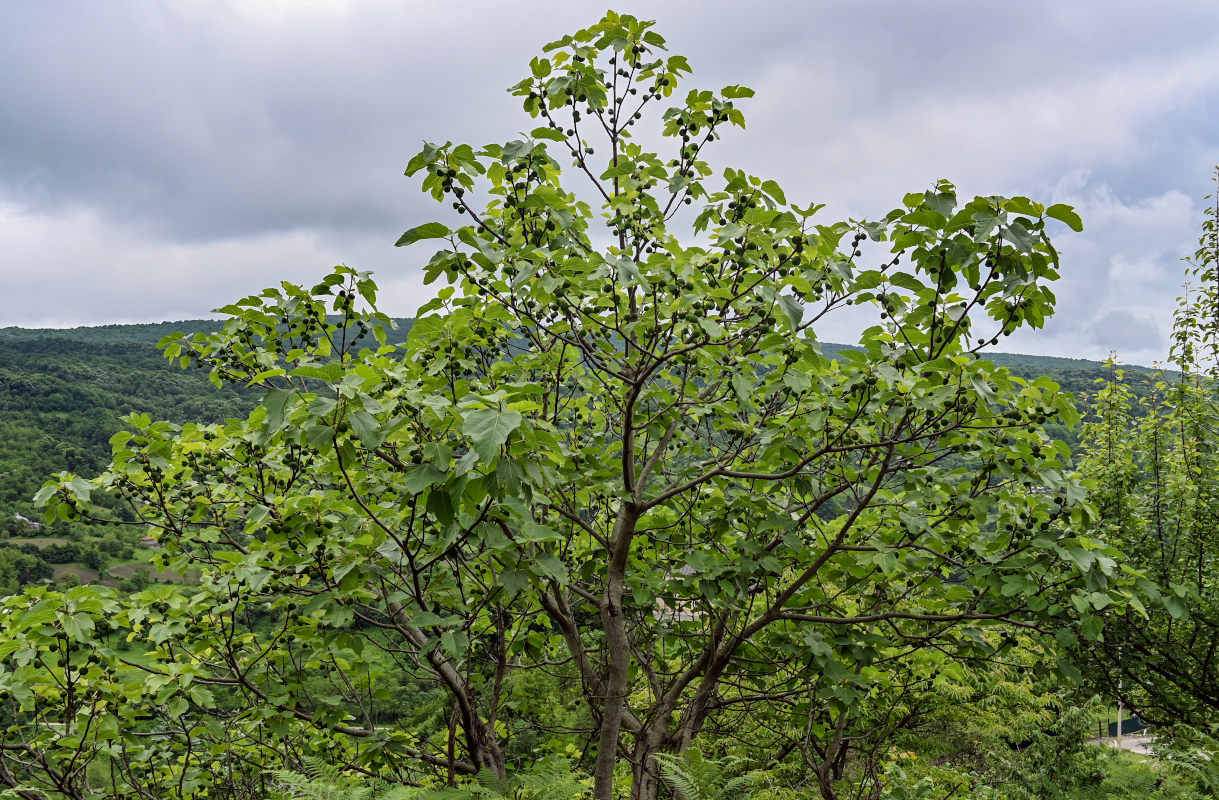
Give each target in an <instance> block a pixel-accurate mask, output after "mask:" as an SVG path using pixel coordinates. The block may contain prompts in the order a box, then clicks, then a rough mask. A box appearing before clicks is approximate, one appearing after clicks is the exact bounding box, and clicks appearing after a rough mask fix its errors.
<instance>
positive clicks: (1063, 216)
mask: <svg viewBox="0 0 1219 800" xmlns="http://www.w3.org/2000/svg"><path fill="white" fill-rule="evenodd" d="M1045 215H1046V216H1047V217H1049V218H1050V219H1056V220H1058V221H1059V222H1062V223H1064V224H1066V226H1067V227H1068V228H1070V229H1071V230H1073V231H1075V232H1076V233H1079V232H1081V231H1082V230H1083V229H1084V221H1083V220H1082V219H1080V216H1079V214H1076V213H1075V209H1073V208H1071V207H1070V206H1068V205H1066V204H1064V203H1055V204H1054V205H1052V206H1050V207H1049V208H1047V209H1046V210H1045Z"/></svg>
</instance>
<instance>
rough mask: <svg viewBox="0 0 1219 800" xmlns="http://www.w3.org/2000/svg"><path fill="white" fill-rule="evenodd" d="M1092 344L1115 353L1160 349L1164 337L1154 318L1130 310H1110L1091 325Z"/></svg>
mask: <svg viewBox="0 0 1219 800" xmlns="http://www.w3.org/2000/svg"><path fill="white" fill-rule="evenodd" d="M1090 328H1091V330H1090V333H1091V337H1090V338H1091V342H1092V344H1094V345H1096V346H1098V347H1103V348H1106V349H1108V350H1110V351H1112V352H1114V353H1118V354H1123V353H1128V352H1142V351H1148V350H1152V351H1155V350H1160V349H1162V348H1163V347H1164V344H1165V341H1164V337H1163V336H1162V335H1161V334H1160V330H1159V327H1158V326H1157V325H1156V323H1155V322H1154V321H1153V320H1150V319H1145V318H1143V317H1139V316H1136V315H1135V314H1133V313H1131V312H1130V311H1125V310H1118V311H1110V312H1108V313H1107V314H1105V315H1104V316H1103V317H1101V318H1100V319H1098V320H1096V321H1095V322H1093V323H1092V324H1091V326H1090Z"/></svg>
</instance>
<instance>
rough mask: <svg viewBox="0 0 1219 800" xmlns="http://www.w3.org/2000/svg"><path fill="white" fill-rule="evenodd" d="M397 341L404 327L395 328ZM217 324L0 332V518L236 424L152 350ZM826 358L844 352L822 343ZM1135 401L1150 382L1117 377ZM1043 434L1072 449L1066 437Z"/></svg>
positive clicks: (1079, 381)
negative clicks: (144, 419)
mask: <svg viewBox="0 0 1219 800" xmlns="http://www.w3.org/2000/svg"><path fill="white" fill-rule="evenodd" d="M396 321H397V322H398V324H399V329H398V330H397V331H395V332H393V333H392V334H391V341H401V340H402V339H404V338H405V335H406V332H407V331H408V330H409V329H410V325H411V320H405V319H404V320H396ZM221 324H222V321H221V320H181V321H178V322H162V323H150V324H140V325H101V326H94V327H81V328H68V329H25V328H11V327H10V328H0V514H8V515H11V514H12V513H13V512H21V513H24V514H26V515H27V516H29V515H32V514H33V513H34V512H33V509H32V507H31V506H30V503H29V498H30V497H32V496H33V494H34V493H35V492H36V491H37V490H38V488H39V487H40V486H41V485H42V483H43V482H44V481H45V480H46V478H47V476H49V475H51V474H53V473H55V472H58V471H60V470H64V469H68V470H73V471H78V472H81V473H83V474H92V473H95V472H97V471H99V470H101V469H102V468H103V467H104V466H105V465H106V463H107V462H108V461H109V458H110V444H109V439H110V436H111V435H113V434H114V433H115V432H116V431H118V430H119V429H120V428H121V427H122V425H123V423H122V422H121V420H120V417H121V416H123V415H126V414H129V413H131V412H135V411H140V412H145V413H147V414H149V415H151V416H152V417H154V418H160V419H168V420H171V421H175V422H186V421H200V422H214V421H219V420H222V419H225V418H226V417H230V416H244V415H245V414H246V413H247V411H248V410H249V408H250V407H252V406H253V405H254V403H255V402H256V398H255V397H254V395H253V393H252V392H245V391H243V390H241V389H240V388H235V387H225V388H223V389H217V388H216V387H214V386H212V385H211V383H210V382H209V381H208V380H207V374H206V372H204V371H203V370H185V371H184V370H181V369H178V368H177V366H175V365H173V364H170V363H168V362H167V361H166V360H165V359H164V358H163V357H162V356H161V354H160V352H159V351H158V350H157V348H156V343H157V342H158V341H159V340H160V339H161V338H163V337H164V336H166V335H168V334H170V333H173V332H175V331H183V332H185V333H198V332H206V331H214V330H217V329H218V328H219V327H220V325H221ZM825 346H826V349H827V350H828V351H831V352H833V351H837V350H842V349H848V348H849V347H850V346H849V345H835V344H829V343H827V344H826V345H825ZM991 358H992V359H993V360H994V361H995V362H997V363H999V364H1003V365H1006V366H1008V367H1009V368H1010V369H1011V370H1012V371H1013V372H1014V373H1016V374H1018V375H1021V376H1023V377H1036V376H1038V375H1048V376H1050V377H1051V378H1053V379H1054V380H1056V381H1057V382H1058V383H1059V384H1060V385H1061V386H1062V387H1063V388H1064V389H1066V390H1068V391H1071V392H1074V393H1075V394H1076V395H1077V396H1084V395H1089V394H1091V393H1092V392H1094V391H1095V390H1096V387H1097V381H1098V380H1102V379H1105V378H1107V377H1109V376H1110V370H1109V368H1107V367H1106V366H1105V365H1104V364H1102V363H1101V362H1098V361H1087V360H1082V359H1072V358H1058V357H1053V356H1031V355H1018V354H1008V353H1000V354H994V355H992V356H991ZM1124 369H1126V371H1127V378H1128V380H1130V381H1131V383H1132V385H1133V386H1135V388H1136V391H1139V392H1140V393H1141V392H1145V391H1146V390H1145V389H1143V388H1142V385H1143V383H1144V381H1143V378H1145V377H1146V376H1149V375H1151V374H1152V371H1151V370H1148V369H1146V368H1143V367H1125V368H1124ZM1053 433H1055V434H1057V435H1060V436H1062V437H1063V438H1065V439H1067V440H1068V441H1070V442H1071V443H1072V444H1075V441H1074V440H1075V435H1074V434H1073V433H1072V432H1068V431H1053Z"/></svg>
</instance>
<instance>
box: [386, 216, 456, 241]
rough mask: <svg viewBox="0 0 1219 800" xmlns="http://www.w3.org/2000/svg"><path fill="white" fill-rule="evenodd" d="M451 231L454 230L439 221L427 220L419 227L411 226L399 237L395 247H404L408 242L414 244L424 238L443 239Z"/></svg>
mask: <svg viewBox="0 0 1219 800" xmlns="http://www.w3.org/2000/svg"><path fill="white" fill-rule="evenodd" d="M450 233H452V231H450V230H449V229H448V228H446V227H445V226H443V225H441V224H440V223H439V222H427V223H424V224H423V225H419V226H418V227H415V228H411V229H410V230H409V231H407V232H406V233H404V234H402V236H400V237H399V238H398V241H397V242H395V243H394V247H403V246H405V245H408V244H414V243H415V242H418V241H421V240H423V239H443V238H444V237H446V236H448V235H449V234H450Z"/></svg>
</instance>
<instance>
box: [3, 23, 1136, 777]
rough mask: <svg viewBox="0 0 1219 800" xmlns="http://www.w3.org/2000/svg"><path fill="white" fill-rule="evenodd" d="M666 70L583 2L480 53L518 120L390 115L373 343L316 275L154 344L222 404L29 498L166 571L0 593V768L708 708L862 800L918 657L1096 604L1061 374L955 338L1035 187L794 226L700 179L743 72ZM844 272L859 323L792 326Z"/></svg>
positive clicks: (1027, 252)
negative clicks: (108, 512)
mask: <svg viewBox="0 0 1219 800" xmlns="http://www.w3.org/2000/svg"><path fill="white" fill-rule="evenodd" d="M689 73H690V67H689V65H688V64H687V63H686V60H685V59H684V58H682V57H681V56H678V55H669V54H668V53H667V51H666V50H665V41H664V39H663V38H662V37H661V36H660V35H659V34H658V33H657V32H656V31H655V30H653V27H652V23H650V22H647V21H643V20H638V19H636V18H634V17H631V16H627V15H618V14H614V13H612V12H611V13H609V14H607V15H606V16H605V17H604V18H603V19H602V20H600V21H599V22H598V23H596V24H595V25H593V26H592V27H590V28H587V29H584V30H581V31H578V32H577V33H575V34H573V35H571V36H566V37H564V38H563V39H560V40H559V41H556V42H552V43H551V44H549V45H547V46H546V47H545V48H544V51H543V55H540V56H538V57H537V58H535V59H533V60H532V61H531V62H530V74H529V75H528V76H526V77H525V78H524V79H523V80H521V81H520V82H519V83H518V84H516V85H515V86H514V87H513V89H512V92H513V94H514V95H515V96H517V97H519V98H520V99H521V102H522V104H523V107H524V110H525V112H526V113H527V114H528V115H529V117H530V118H531V119H533V120H534V121H535V124H536V125H537V127H535V128H533V129H532V130H531V131H530V133H529V134H528V136H525V137H524V138H521V139H516V140H512V141H508V142H505V143H500V144H489V145H485V146H481V147H475V146H471V145H466V144H453V143H444V144H426V145H425V146H424V148H423V151H422V152H421V153H419V154H418V155H416V156H415V157H414V158H413V159H411V161H410V163H409V165H408V167H407V169H406V174H407V175H408V176H414V177H418V178H421V179H422V187H423V190H424V191H425V192H428V193H430V194H431V195H432V196H433V197H435V198H436V199H437V200H438V201H442V202H445V203H449V204H451V206H452V207H453V209H454V210H455V211H456V212H457V214H455V215H452V216H453V219H451V220H450V221H449V222H448V224H442V223H440V222H426V223H423V224H420V225H417V226H415V227H412V228H411V229H410V230H408V231H407V232H406V233H405V234H404V235H403V236H402V238H401V239H400V240H399V242H398V244H399V245H404V246H405V245H414V244H417V243H419V242H424V241H427V242H431V243H433V245H434V246H437V247H438V248H439V249H437V250H436V251H435V253H434V255H432V256H431V258H430V260H429V261H428V263H427V266H426V270H425V271H426V276H427V279H428V280H429V282H430V281H437V280H441V279H443V281H444V283H445V285H444V287H443V288H441V289H439V291H438V292H437V295H436V299H435V300H433V301H431V302H429V303H427V304H425V305H424V306H423V308H421V309H420V311H419V314H418V316H417V319H416V321H415V323H414V325H413V327H412V328H411V330H410V334H409V336H408V338H407V340H406V341H405V342H404V343H401V344H390V343H389V339H388V338H387V331H386V328H387V327H390V320H389V319H388V318H387V317H386V316H384V315H383V314H382V313H380V312H379V311H377V310H376V299H377V296H376V295H377V287H376V285H375V283H374V282H373V279H372V278H371V277H370V276H369V275H368V274H366V273H362V272H358V271H356V270H353V269H351V268H347V267H339V268H336V269H335V270H334V271H333V272H332V273H331V274H329V275H328V276H326V277H325V278H324V279H322V280H321V281H320V282H319V283H318V284H317V285H316V286H312V287H309V286H297V285H293V284H290V283H284V284H282V285H281V286H280V287H278V288H272V289H268V290H266V291H264V292H263V293H261V294H260V295H257V296H252V297H248V298H245V299H243V300H240V301H238V302H236V303H234V304H233V305H231V306H227V307H226V308H224V309H221V311H222V312H223V313H225V314H228V315H229V318H228V320H227V321H226V322H225V323H224V325H223V328H222V330H220V331H219V332H215V333H199V334H195V335H193V336H190V337H186V336H171V337H168V338H167V339H166V340H165V341H164V342H163V347H164V349H165V355H166V356H167V357H169V358H171V359H180V360H184V361H185V362H187V363H192V364H195V365H201V366H203V367H204V368H206V369H208V370H210V373H211V376H212V378H213V380H214V381H215V382H217V383H219V384H223V385H242V386H250V387H256V388H257V389H258V390H259V391H260V392H261V401H260V403H259V405H258V407H257V408H256V409H255V410H254V411H253V412H252V413H251V414H250V415H249V416H248V417H247V418H245V419H240V420H238V419H233V420H229V421H227V422H225V423H218V424H210V425H209V424H185V425H177V424H170V423H167V422H155V421H153V420H151V419H149V418H148V417H146V416H139V415H136V416H133V417H130V418H129V420H128V421H129V423H130V424H131V426H132V430H131V431H129V432H124V433H120V434H118V435H116V436H115V438H114V439H113V445H114V455H113V463H112V464H111V466H110V467H109V468H108V469H107V470H106V471H105V472H103V473H102V474H101V475H100V476H98V477H96V478H93V479H85V478H82V477H77V476H72V475H63V476H61V477H60V478H59V479H58V480H57V481H55V482H53V483H51V484H49V485H48V486H47V487H46V488H45V489H44V490H43V492H42V493H41V495H40V500H42V501H44V502H46V503H48V504H49V505H50V507H51V511H52V513H58V514H61V515H64V516H72V515H79V514H84V515H88V514H89V513H90V512H89V509H90V505H91V503H92V502H93V501H94V497H95V496H96V495H98V494H103V493H104V494H108V495H114V496H118V497H120V498H122V499H124V500H125V501H127V502H128V503H130V505H131V507H132V509H133V512H134V513H135V514H136V515H137V516H138V518H139V519H140V520H141V521H142V522H144V523H146V524H147V525H149V526H150V527H151V528H153V529H154V530H156V531H157V535H158V537H159V538H160V540H161V543H162V544H163V545H164V556H163V557H164V561H165V565H166V566H169V567H173V568H175V569H178V570H179V571H184V570H185V568H187V567H190V568H192V569H197V570H200V572H201V578H200V583H199V585H198V586H196V587H188V588H186V589H182V588H171V587H153V588H150V589H147V590H145V591H144V592H142V593H138V594H135V595H133V596H131V597H123V596H121V595H119V594H118V593H115V592H112V591H107V590H104V589H100V588H94V587H79V588H77V589H73V590H71V591H68V592H66V593H57V592H52V591H49V590H45V591H44V590H36V591H31V592H28V593H27V594H25V595H22V596H18V597H14V598H9V599H8V600H6V601H5V607H6V613H5V614H4V616H3V619H2V620H0V631H2V633H0V694H2V696H3V697H4V698H5V702H6V712H5V714H6V719H5V724H6V727H5V729H4V734H3V742H2V743H0V744H2V747H0V782H4V783H6V784H7V785H9V786H12V787H21V791H23V792H25V793H26V795H25V796H27V797H45V796H49V793H51V792H58V793H59V794H60V795H62V796H66V797H86V796H92V793H96V792H98V791H101V792H102V793H103V794H105V793H109V794H111V795H114V796H119V795H122V796H137V795H142V796H148V797H157V796H164V795H165V794H166V793H169V794H173V795H174V796H178V797H194V796H200V797H201V796H209V797H232V798H237V797H248V796H262V794H260V793H265V792H266V791H267V788H266V781H267V774H268V770H272V769H301V768H303V766H304V765H305V764H306V763H307V761H308V759H309V758H313V757H317V756H321V757H323V758H324V759H326V760H327V761H328V762H329V763H330V764H331V765H333V766H335V767H336V768H339V769H342V770H347V771H351V772H354V773H357V774H364V775H367V776H373V777H376V778H378V779H382V780H387V781H391V782H397V783H402V784H423V785H439V784H443V783H445V782H452V781H454V780H455V779H456V778H457V776H460V775H462V774H466V775H473V774H475V773H479V772H480V771H482V772H488V773H490V774H492V775H493V776H495V777H496V778H497V779H505V778H507V777H509V776H510V775H511V774H513V773H516V772H519V771H521V770H523V769H525V768H526V767H528V766H529V765H530V764H531V763H533V762H536V761H538V760H545V759H547V758H551V757H563V758H568V759H572V760H574V761H575V762H576V763H577V765H578V767H579V768H580V769H585V770H587V771H588V772H590V773H591V781H592V795H593V797H594V798H598V800H603V799H608V798H611V797H614V796H617V795H616V794H615V793H616V792H618V791H623V790H626V791H629V794H630V796H631V797H634V798H655V797H657V796H658V794H659V793H660V792H661V783H662V780H664V778H663V777H662V776H663V775H664V774H665V772H664V767H665V765H668V768H669V771H670V773H672V774H677V773H673V772H672V768H673V765H674V764H675V763H677V762H675V761H674V760H673V759H674V758H676V757H679V756H683V754H689V753H691V752H694V751H693V748H696V747H697V745H698V742H700V741H701V739H700V737H703V738H706V737H708V736H711V737H718V738H721V739H724V740H733V741H744V742H749V743H751V744H750V745H749V746H748V749H749V755H750V757H751V758H753V759H755V760H756V762H757V763H758V764H763V765H768V766H772V767H781V766H782V765H783V764H785V763H791V762H795V763H798V764H800V765H801V768H803V769H807V770H810V771H811V772H812V773H813V774H815V776H816V781H817V784H818V790H819V791H820V793H821V794H822V795H823V796H824V797H826V798H834V797H837V796H839V792H840V791H842V790H843V789H844V787H846V788H848V789H849V790H850V791H851V792H853V793H857V794H858V795H860V796H869V797H875V796H878V793H879V791H880V789H879V786H880V784H879V777H880V775H879V770H880V767H881V764H882V756H883V754H884V752H883V749H884V745H885V741H886V739H887V738H888V737H890V736H891V735H892V733H893V731H894V730H895V729H897V728H898V727H900V726H902V725H904V724H907V723H908V722H909V720H910V719H911V718H912V717H914V716H916V715H918V714H919V713H922V712H924V711H926V709H927V703H928V702H931V700H930V698H934V697H935V696H936V692H937V691H942V690H943V686H944V684H943V681H944V680H945V676H948V677H949V678H951V676H952V675H954V674H955V670H957V669H959V667H958V666H956V665H959V664H960V663H969V662H971V661H974V660H985V659H992V658H995V657H997V656H999V655H1001V654H1003V653H1005V652H1008V651H1010V650H1011V649H1012V647H1013V645H1015V643H1016V637H1015V636H1014V635H1013V634H1012V633H1011V631H1012V630H1015V629H1018V628H1023V629H1027V630H1034V631H1054V630H1058V629H1059V628H1060V627H1061V626H1062V625H1063V624H1064V623H1063V620H1064V619H1065V618H1066V616H1067V614H1068V613H1075V612H1074V609H1082V611H1083V621H1082V631H1083V634H1084V636H1085V637H1088V638H1096V637H1097V636H1099V635H1100V628H1101V620H1102V617H1101V613H1102V610H1104V609H1113V608H1119V607H1122V605H1123V604H1124V603H1126V602H1127V600H1128V595H1129V591H1128V589H1127V588H1126V587H1125V586H1124V584H1123V583H1122V582H1121V581H1120V580H1119V579H1118V578H1119V575H1118V570H1117V567H1116V563H1115V560H1114V553H1113V551H1111V550H1109V549H1107V548H1106V547H1105V546H1104V545H1103V544H1101V543H1099V542H1097V541H1096V540H1094V539H1090V538H1088V537H1085V536H1081V535H1077V534H1076V533H1073V532H1072V531H1073V530H1076V529H1077V527H1078V525H1079V524H1080V523H1082V522H1083V521H1084V519H1085V517H1086V508H1085V507H1084V506H1082V505H1081V501H1082V498H1083V492H1082V489H1081V487H1080V486H1079V484H1078V483H1077V482H1076V481H1075V480H1073V479H1072V478H1071V477H1070V476H1069V475H1068V472H1067V468H1068V463H1069V459H1070V452H1069V450H1068V448H1067V447H1066V446H1065V445H1064V444H1062V443H1061V442H1056V441H1053V440H1051V439H1049V438H1048V437H1047V436H1046V435H1045V433H1044V432H1043V429H1042V427H1041V426H1042V425H1043V424H1045V423H1048V422H1062V423H1065V424H1067V425H1070V424H1073V423H1074V421H1075V419H1076V414H1075V411H1074V407H1073V405H1072V403H1071V401H1070V398H1069V396H1067V395H1065V394H1063V393H1061V392H1060V391H1059V389H1058V387H1057V385H1056V384H1054V383H1053V381H1050V380H1048V379H1045V378H1039V379H1036V380H1025V379H1021V378H1018V377H1016V376H1014V375H1012V374H1011V373H1010V371H1009V370H1008V369H1006V368H1004V367H999V366H996V365H995V364H993V363H991V362H989V361H987V360H985V358H984V354H985V352H986V351H987V349H988V348H990V347H992V346H993V345H994V344H995V343H997V341H998V340H999V338H1000V337H1001V336H1002V335H1004V334H1007V333H1010V332H1012V331H1014V330H1016V329H1018V328H1020V327H1022V326H1031V327H1034V328H1036V327H1040V326H1041V324H1042V323H1043V321H1044V319H1045V318H1046V317H1047V316H1049V314H1050V313H1051V312H1052V311H1053V304H1054V296H1053V293H1052V291H1051V290H1050V288H1049V284H1050V283H1051V282H1052V281H1053V280H1054V279H1055V278H1057V276H1058V275H1057V268H1058V255H1057V252H1056V250H1055V249H1054V247H1053V246H1052V244H1051V242H1050V238H1049V235H1048V229H1049V228H1050V226H1051V224H1052V222H1053V221H1054V220H1057V221H1059V222H1062V223H1065V224H1066V225H1067V226H1069V227H1072V228H1075V229H1078V228H1079V227H1080V223H1079V220H1078V217H1076V216H1075V214H1074V212H1073V211H1072V210H1071V209H1070V208H1068V207H1066V206H1063V205H1052V206H1049V207H1046V206H1044V205H1042V204H1039V203H1036V202H1034V201H1032V200H1030V199H1027V198H1023V197H1012V198H1007V197H998V196H988V197H976V198H973V199H962V198H960V197H958V195H957V192H956V190H955V188H954V187H953V186H952V185H951V184H950V183H948V182H944V181H941V182H939V183H937V184H936V185H935V186H933V187H931V188H929V189H926V190H924V191H917V192H913V193H911V194H908V195H906V196H905V197H904V198H902V201H901V203H900V205H899V206H898V207H897V208H895V209H894V210H893V211H891V212H890V213H888V214H886V215H884V216H883V217H881V218H880V219H877V220H874V221H858V222H854V221H852V222H827V221H821V220H820V219H819V218H818V216H817V212H818V206H816V205H807V206H804V207H801V206H799V205H796V204H793V203H790V202H789V201H788V200H787V198H786V197H785V195H784V192H783V190H782V189H781V188H780V186H779V184H778V183H777V182H776V181H774V180H771V179H763V178H760V177H754V176H751V175H747V174H745V173H744V172H741V171H738V170H734V169H731V168H729V169H725V170H723V171H722V172H721V173H719V174H718V175H717V174H716V172H715V171H714V170H713V169H712V167H711V166H710V164H709V163H708V162H707V161H706V160H705V151H706V150H707V149H708V148H710V146H711V145H712V144H713V143H714V142H715V140H716V139H717V138H719V136H720V135H721V133H722V132H723V130H724V129H725V128H726V127H727V126H733V125H736V126H742V127H743V125H744V116H743V112H742V110H741V108H740V104H741V101H742V100H744V99H746V98H748V97H749V96H750V95H751V94H752V92H751V91H750V90H748V89H745V88H743V87H740V86H728V87H724V88H723V89H722V90H720V91H708V90H703V89H692V90H689V91H687V92H685V93H681V92H679V91H678V89H679V86H680V85H681V84H682V83H684V82H685V81H686V80H687V78H688V76H689ZM649 125H651V126H652V127H651V128H649V127H648V126H649ZM645 131H646V132H645ZM653 141H656V142H659V143H660V144H659V146H660V147H661V151H662V152H659V153H658V152H651V151H650V150H649V149H648V147H647V146H645V142H653ZM850 306H863V307H864V308H866V309H870V310H873V311H874V313H875V315H876V320H875V323H876V324H875V325H873V326H872V327H870V328H868V329H867V331H866V332H865V333H864V334H863V336H862V337H861V340H860V349H858V350H849V351H843V352H841V353H839V354H837V355H835V356H834V357H830V356H829V355H827V354H824V353H823V352H822V351H821V348H820V346H819V344H818V341H817V339H816V335H815V332H816V328H817V326H818V325H819V324H821V323H822V322H823V321H824V320H825V319H827V318H828V317H829V316H830V315H834V314H838V313H842V312H843V311H844V309H846V308H847V307H850ZM1061 633H1062V636H1064V637H1071V636H1073V634H1072V633H1070V632H1069V631H1068V630H1066V629H1065V628H1064V629H1062V631H1061ZM132 640H136V641H139V642H142V643H143V648H144V649H142V651H141V652H140V654H139V657H132V656H131V655H130V654H125V651H124V650H122V648H121V647H120V644H121V643H122V642H124V641H132ZM1051 667H1052V665H1046V664H1042V663H1038V664H1037V665H1035V668H1036V669H1038V670H1046V669H1050V668H1051ZM540 686H546V687H550V688H551V689H554V692H552V694H551V696H552V697H554V698H556V699H554V700H553V701H552V702H549V703H541V702H539V701H538V697H537V692H538V687H540ZM691 757H692V756H691ZM98 787H105V788H103V789H99V788H98Z"/></svg>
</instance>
